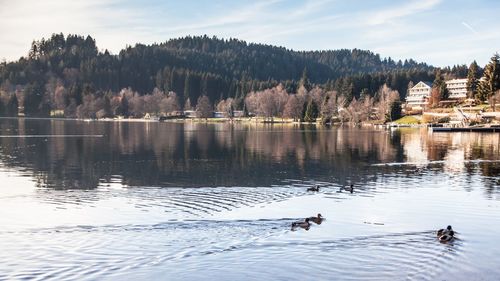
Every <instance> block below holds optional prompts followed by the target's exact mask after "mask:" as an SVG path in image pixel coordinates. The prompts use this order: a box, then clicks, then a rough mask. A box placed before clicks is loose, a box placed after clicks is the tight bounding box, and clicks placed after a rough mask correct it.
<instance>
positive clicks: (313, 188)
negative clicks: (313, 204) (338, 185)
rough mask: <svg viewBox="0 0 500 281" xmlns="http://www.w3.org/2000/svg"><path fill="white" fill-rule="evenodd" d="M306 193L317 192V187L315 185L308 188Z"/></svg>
mask: <svg viewBox="0 0 500 281" xmlns="http://www.w3.org/2000/svg"><path fill="white" fill-rule="evenodd" d="M307 191H313V192H318V191H319V185H316V186H315V187H309V188H308V189H307Z"/></svg>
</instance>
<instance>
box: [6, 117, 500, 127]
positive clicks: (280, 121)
mask: <svg viewBox="0 0 500 281" xmlns="http://www.w3.org/2000/svg"><path fill="white" fill-rule="evenodd" d="M0 119H27V120H53V121H57V120H60V121H77V122H131V123H207V124H208V123H210V124H217V123H245V124H261V125H316V126H351V127H374V128H379V129H391V128H436V127H442V128H489V127H497V126H500V124H498V123H495V122H493V123H480V124H476V125H472V126H463V125H462V123H457V122H446V123H413V124H410V123H409V124H406V123H396V122H388V123H385V124H381V123H377V122H361V123H351V122H343V123H342V122H333V123H322V122H321V121H320V120H317V121H316V122H301V121H294V120H293V119H288V118H274V119H272V120H269V119H268V118H262V117H236V118H213V117H212V118H175V119H167V120H161V121H160V120H158V119H156V118H153V119H151V118H149V119H148V118H101V119H79V118H58V117H26V116H18V117H0Z"/></svg>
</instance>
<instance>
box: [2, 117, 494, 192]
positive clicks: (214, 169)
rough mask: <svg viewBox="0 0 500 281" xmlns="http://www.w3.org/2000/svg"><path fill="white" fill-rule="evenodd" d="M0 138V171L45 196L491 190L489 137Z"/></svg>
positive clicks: (246, 130)
mask: <svg viewBox="0 0 500 281" xmlns="http://www.w3.org/2000/svg"><path fill="white" fill-rule="evenodd" d="M0 132H1V134H2V136H6V135H18V136H20V137H18V138H7V137H2V138H0V160H1V162H2V164H1V165H4V166H7V167H11V168H18V169H26V170H28V171H31V173H32V175H33V177H34V178H35V179H36V182H37V185H38V186H40V187H50V188H55V189H94V188H96V187H98V186H99V184H100V183H101V182H107V183H109V182H111V181H112V178H113V177H114V176H115V175H119V176H121V181H122V184H124V185H128V186H160V187H162V186H175V187H194V186H196V187H199V186H238V185H240V186H269V185H272V184H281V183H283V182H286V181H287V180H288V179H306V180H308V179H315V180H317V181H326V182H333V183H337V184H339V185H343V184H346V183H348V182H355V183H356V182H367V181H375V180H376V178H377V175H380V174H384V175H386V174H391V173H396V172H398V173H403V174H407V175H411V174H415V173H418V172H419V171H420V170H422V169H426V168H428V167H431V168H432V169H431V170H435V171H442V172H446V173H449V174H466V175H469V176H472V175H474V174H476V173H480V174H481V175H482V176H484V178H485V180H486V181H487V182H486V186H487V192H488V193H491V192H494V190H495V188H497V187H498V185H499V182H498V175H499V173H500V164H499V163H498V162H497V160H499V159H500V151H499V147H500V135H499V134H494V133H493V134H484V133H429V132H428V131H427V130H426V129H417V130H415V129H401V130H396V131H385V130H371V129H356V128H323V127H318V128H316V127H314V126H290V125H283V126H276V125H275V126H265V125H256V124H229V123H222V124H204V123H153V122H83V121H71V120H66V121H64V120H34V119H2V120H0ZM25 135H57V136H59V137H40V138H35V137H22V136H25ZM75 135H84V136H82V137H75ZM100 135H102V137H98V136H100ZM63 136H68V137H63ZM70 136H71V137H70ZM487 160H490V161H487ZM377 163H386V164H397V163H405V167H397V168H395V167H394V166H392V165H386V166H385V167H380V166H376V165H372V164H377Z"/></svg>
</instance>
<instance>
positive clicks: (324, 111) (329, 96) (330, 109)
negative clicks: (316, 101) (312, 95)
mask: <svg viewBox="0 0 500 281" xmlns="http://www.w3.org/2000/svg"><path fill="white" fill-rule="evenodd" d="M337 112H338V108H337V92H335V91H329V92H326V93H325V97H324V99H323V102H322V104H321V106H320V116H321V118H322V119H323V120H324V121H327V120H330V119H331V118H332V117H333V116H334V115H337Z"/></svg>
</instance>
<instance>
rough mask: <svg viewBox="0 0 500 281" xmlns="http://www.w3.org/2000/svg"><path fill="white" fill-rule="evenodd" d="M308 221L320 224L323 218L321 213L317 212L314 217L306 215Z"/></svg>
mask: <svg viewBox="0 0 500 281" xmlns="http://www.w3.org/2000/svg"><path fill="white" fill-rule="evenodd" d="M308 219H309V221H312V222H314V223H315V224H321V223H322V222H323V220H324V219H325V218H323V216H321V214H318V216H316V217H308Z"/></svg>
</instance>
